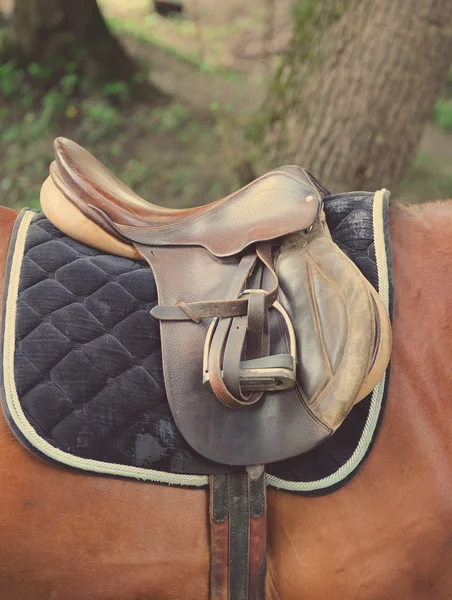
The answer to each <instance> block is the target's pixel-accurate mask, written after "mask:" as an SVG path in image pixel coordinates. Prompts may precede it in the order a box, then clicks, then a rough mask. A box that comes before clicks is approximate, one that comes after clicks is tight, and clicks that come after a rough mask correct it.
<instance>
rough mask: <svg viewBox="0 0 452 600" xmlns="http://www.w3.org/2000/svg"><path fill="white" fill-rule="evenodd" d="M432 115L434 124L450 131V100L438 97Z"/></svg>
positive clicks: (451, 129)
mask: <svg viewBox="0 0 452 600" xmlns="http://www.w3.org/2000/svg"><path fill="white" fill-rule="evenodd" d="M433 116H434V120H435V122H436V124H437V125H438V127H440V128H441V129H444V130H445V131H452V100H446V99H445V98H440V99H439V100H437V101H436V103H435V106H434V109H433Z"/></svg>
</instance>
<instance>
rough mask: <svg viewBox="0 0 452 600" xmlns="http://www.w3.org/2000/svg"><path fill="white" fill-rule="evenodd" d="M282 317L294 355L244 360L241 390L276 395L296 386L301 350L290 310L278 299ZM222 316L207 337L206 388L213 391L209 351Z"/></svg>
mask: <svg viewBox="0 0 452 600" xmlns="http://www.w3.org/2000/svg"><path fill="white" fill-rule="evenodd" d="M273 308H275V309H276V310H277V311H278V312H279V314H280V315H281V316H282V317H283V319H284V322H285V324H286V328H287V332H288V334H289V351H290V354H274V355H271V356H264V357H262V358H255V359H252V360H243V361H241V362H240V374H239V380H240V387H241V388H242V390H243V391H244V392H272V391H275V390H287V389H289V388H292V387H294V385H295V384H296V376H297V373H296V366H297V347H296V339H295V330H294V328H293V325H292V322H291V320H290V317H289V315H288V314H287V311H286V310H285V309H284V308H283V306H282V305H281V304H280V303H279V302H278V301H277V300H275V302H274V303H273ZM218 322H219V317H216V318H215V319H213V320H212V323H211V324H210V326H209V329H208V331H207V335H206V341H205V344H204V359H203V385H204V387H207V388H210V381H209V367H208V365H209V352H210V345H211V341H212V338H213V335H214V333H215V329H216V327H217V325H218Z"/></svg>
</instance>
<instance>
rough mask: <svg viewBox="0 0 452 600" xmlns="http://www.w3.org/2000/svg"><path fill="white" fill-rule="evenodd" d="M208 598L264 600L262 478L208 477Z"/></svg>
mask: <svg viewBox="0 0 452 600" xmlns="http://www.w3.org/2000/svg"><path fill="white" fill-rule="evenodd" d="M210 539H211V549H210V561H211V562H210V600H264V598H265V570H266V479H265V472H263V470H262V469H261V471H260V474H259V475H258V477H257V478H255V479H252V478H251V477H250V475H249V474H248V473H246V472H242V473H236V474H234V475H212V476H211V477H210Z"/></svg>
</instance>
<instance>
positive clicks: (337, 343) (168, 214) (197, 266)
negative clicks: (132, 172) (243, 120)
mask: <svg viewBox="0 0 452 600" xmlns="http://www.w3.org/2000/svg"><path fill="white" fill-rule="evenodd" d="M326 195H328V190H326V189H325V188H324V187H323V186H322V185H321V184H320V183H319V182H318V181H317V179H316V178H315V177H314V176H313V175H312V174H311V173H310V172H309V171H307V170H306V169H302V168H300V167H296V166H284V167H281V168H279V169H275V170H273V171H271V172H269V173H266V174H265V175H263V176H262V177H260V178H259V179H257V180H255V181H254V182H252V183H251V184H249V185H248V186H246V187H244V188H242V189H241V190H239V191H237V192H235V193H233V194H231V195H230V196H228V197H226V198H223V199H221V200H217V201H215V202H212V203H211V204H207V205H202V206H198V207H196V208H189V209H168V208H164V207H161V206H156V205H153V204H150V203H148V202H146V201H145V200H144V199H142V198H140V197H139V196H138V195H136V194H135V193H134V192H132V191H131V190H130V189H128V188H127V187H126V186H125V185H124V184H123V183H122V182H121V181H120V180H119V179H117V178H116V177H115V176H114V175H113V174H112V173H111V172H110V171H109V170H108V169H106V167H104V166H103V165H102V164H101V163H100V162H99V161H98V160H97V159H95V158H94V157H93V156H92V155H91V154H89V153H88V152H87V151H86V150H84V149H83V148H81V147H80V146H79V145H77V144H76V143H74V142H72V141H70V140H67V139H65V138H58V139H57V140H56V141H55V161H54V162H53V163H52V165H51V168H50V176H49V178H48V179H47V180H46V182H45V183H44V185H43V187H42V190H41V206H42V209H43V211H44V213H45V214H46V216H47V218H48V219H49V220H50V221H51V222H52V223H53V224H54V225H55V226H56V227H58V228H59V229H60V230H61V231H63V232H64V233H65V234H67V235H68V236H71V237H73V238H75V239H77V240H79V241H80V242H83V243H85V244H88V245H91V246H93V247H95V248H97V249H100V250H103V251H105V252H108V253H110V254H116V255H119V256H124V257H127V258H134V259H139V260H143V261H146V262H147V263H148V264H149V266H150V268H151V269H152V271H153V273H154V277H155V280H156V283H157V289H158V305H157V306H155V307H153V308H152V309H151V310H150V315H151V317H150V318H154V319H157V320H158V321H159V322H160V328H161V343H162V358H163V368H164V377H165V387H166V392H167V396H168V402H169V406H170V408H171V411H172V414H173V417H174V420H175V423H176V425H177V427H178V429H179V430H180V432H181V434H182V436H183V437H184V438H185V440H186V441H187V442H188V444H190V446H191V447H192V448H193V449H194V450H195V451H196V452H198V453H199V454H200V455H202V456H204V457H206V458H208V459H209V460H211V461H214V462H215V463H217V464H218V465H219V469H218V471H217V472H216V473H215V475H212V476H211V478H210V524H211V580H210V581H211V598H212V599H215V600H223V599H229V600H248V599H249V598H260V599H262V598H264V594H265V591H264V579H265V517H266V501H265V465H266V464H269V463H273V462H276V461H281V460H284V459H287V458H290V457H294V456H298V455H300V454H303V453H306V452H308V451H309V450H311V449H313V448H314V447H316V446H318V445H319V444H321V443H322V442H324V441H325V440H327V439H328V438H329V437H330V436H332V435H333V434H334V432H335V431H336V430H337V429H338V427H340V425H341V423H342V422H343V420H344V419H345V417H346V416H347V415H348V413H349V412H350V410H351V409H352V408H353V406H354V405H355V404H356V403H357V402H359V401H360V400H361V399H363V398H364V397H366V396H367V395H368V394H369V393H370V392H371V391H372V389H373V388H374V387H375V386H376V384H377V383H378V381H379V380H380V379H381V377H382V376H383V374H384V372H385V369H386V367H387V365H388V362H389V358H390V352H391V326H390V322H389V317H388V314H387V312H386V309H385V307H384V306H383V304H382V302H381V300H380V298H379V296H378V294H377V293H376V292H375V290H374V288H373V287H372V286H371V285H370V284H369V283H368V282H367V280H366V279H365V278H364V277H363V276H362V274H361V273H360V271H359V270H358V269H357V267H356V266H355V265H354V264H353V263H352V262H351V261H350V260H349V259H348V257H347V256H345V254H344V253H343V252H342V251H341V250H340V249H339V248H338V247H337V245H336V244H334V242H333V240H332V238H331V236H330V233H329V230H328V227H327V224H326V221H325V215H324V212H323V198H324V197H325V196H326ZM221 465H225V466H228V470H227V471H226V470H225V471H224V474H222V473H221ZM231 466H232V467H234V469H235V471H234V473H233V474H232V475H231V474H230V467H231Z"/></svg>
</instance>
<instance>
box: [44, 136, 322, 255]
mask: <svg viewBox="0 0 452 600" xmlns="http://www.w3.org/2000/svg"><path fill="white" fill-rule="evenodd" d="M54 148H55V161H54V162H53V163H52V165H51V168H50V180H51V181H52V182H53V184H54V185H55V186H56V188H57V189H58V190H59V191H60V192H61V193H62V194H63V196H64V198H65V199H66V201H67V200H69V201H70V202H71V203H72V204H73V205H74V206H75V207H76V208H78V209H79V210H80V211H81V212H83V213H85V214H86V215H87V216H88V217H89V218H90V219H92V221H93V222H94V223H96V224H98V225H99V226H100V227H101V228H102V229H103V230H104V232H107V233H109V234H110V235H112V236H113V237H117V238H118V239H119V241H129V243H130V241H132V242H138V243H144V244H146V245H157V246H159V245H165V246H167V245H178V246H180V245H187V246H199V245H201V246H203V247H205V248H206V249H208V250H209V251H210V252H211V253H212V254H215V255H216V256H230V255H233V254H236V253H237V252H240V251H241V250H243V249H244V248H245V247H246V246H248V245H249V244H251V243H254V242H259V241H263V240H269V239H275V238H278V237H281V236H284V235H287V234H288V233H291V232H292V231H296V230H304V229H307V228H309V227H310V226H311V225H312V224H313V222H314V220H315V218H316V217H317V215H318V212H319V206H320V200H319V196H318V190H317V189H316V187H315V183H317V182H315V180H314V179H313V178H312V176H311V175H310V174H309V178H310V179H312V182H311V183H310V182H309V179H308V178H307V177H306V172H305V170H304V169H301V168H299V167H290V166H289V167H283V168H281V169H277V170H274V171H271V172H270V173H267V174H265V175H263V176H262V177H260V178H259V179H257V180H256V181H253V182H252V183H250V184H249V185H247V186H245V187H244V188H242V189H240V190H239V191H237V192H235V193H233V194H231V195H229V196H227V197H226V198H222V199H220V200H217V201H215V202H212V203H210V204H206V205H202V206H197V207H195V208H186V209H172V208H164V207H161V206H157V205H155V204H151V203H150V202H147V201H146V200H144V199H143V198H141V197H140V196H138V195H137V194H135V193H134V192H133V191H132V190H130V189H129V188H128V187H127V186H126V185H124V183H123V182H122V181H120V180H119V179H118V178H117V177H116V176H115V175H113V173H111V171H109V170H108V169H107V168H106V167H105V166H104V165H103V164H102V163H100V162H99V161H98V160H97V159H96V158H95V157H94V156H92V155H91V154H90V153H89V152H88V151H86V150H85V149H84V148H82V147H81V146H79V145H78V144H76V143H75V142H72V141H71V140H68V139H66V138H61V137H60V138H57V139H56V141H55V143H54ZM50 188H51V186H50V185H49V183H48V182H46V184H45V188H44V189H45V190H46V191H45V193H43V194H42V195H41V202H42V206H43V210H44V212H46V213H47V211H49V212H52V207H51V206H50V204H55V201H56V197H57V196H58V194H57V192H56V191H55V190H53V191H52V192H51V191H50ZM50 197H51V198H50ZM60 202H63V203H65V201H64V200H63V199H61V197H60ZM59 212H60V213H61V210H60V211H59ZM53 214H55V213H54V212H53ZM57 226H58V227H60V228H61V229H62V230H63V231H64V232H65V233H66V231H65V228H64V227H65V226H64V223H63V222H61V223H59V224H58V225H57ZM70 232H71V235H74V234H75V236H77V232H76V231H74V227H73V226H72V225H70ZM97 235H100V233H99V232H98V231H97ZM84 239H85V236H84ZM116 247H117V248H119V246H117V245H116ZM123 251H124V250H123ZM117 252H118V250H117ZM125 253H126V255H129V254H130V251H129V250H126V251H125Z"/></svg>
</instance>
